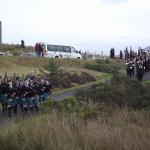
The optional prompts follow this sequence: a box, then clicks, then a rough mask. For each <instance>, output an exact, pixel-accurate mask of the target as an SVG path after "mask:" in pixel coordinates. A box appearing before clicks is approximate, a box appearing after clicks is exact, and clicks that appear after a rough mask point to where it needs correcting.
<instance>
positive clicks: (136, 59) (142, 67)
mask: <svg viewBox="0 0 150 150" xmlns="http://www.w3.org/2000/svg"><path fill="white" fill-rule="evenodd" d="M125 55H126V57H125V59H126V71H127V75H129V76H130V77H132V76H134V75H135V72H136V77H137V79H138V80H139V81H142V79H143V75H144V73H145V72H147V71H149V70H150V53H149V52H145V51H143V50H140V51H138V54H137V55H132V54H130V53H129V55H127V54H125Z"/></svg>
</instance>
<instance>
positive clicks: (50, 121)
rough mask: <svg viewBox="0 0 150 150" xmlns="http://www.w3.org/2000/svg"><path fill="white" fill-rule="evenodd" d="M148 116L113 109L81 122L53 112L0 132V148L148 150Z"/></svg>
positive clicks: (149, 132)
mask: <svg viewBox="0 0 150 150" xmlns="http://www.w3.org/2000/svg"><path fill="white" fill-rule="evenodd" d="M89 107H90V106H89ZM149 115H150V114H148V113H147V112H136V111H129V110H127V109H122V110H120V109H113V110H109V113H105V112H101V116H100V117H98V118H97V119H96V120H95V118H93V117H92V118H91V119H88V120H87V119H86V120H85V119H84V120H82V119H79V118H78V117H76V116H74V115H69V116H66V115H63V114H61V113H59V112H55V111H53V112H52V113H51V114H49V115H44V116H40V117H35V118H30V119H24V121H22V122H19V123H18V124H15V125H13V126H11V127H8V128H5V129H2V130H1V131H0V145H1V149H2V150H9V149H11V150H24V149H26V150H32V149H34V150H39V149H40V150H43V149H47V150H49V149H54V150H55V149H56V150H57V149H64V150H77V149H81V150H82V149H83V150H91V149H95V150H99V149H101V150H106V149H107V150H124V149H126V150H143V149H144V150H148V149H149V147H150V143H149V139H150V126H149V124H150V118H149Z"/></svg>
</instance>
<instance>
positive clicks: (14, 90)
mask: <svg viewBox="0 0 150 150" xmlns="http://www.w3.org/2000/svg"><path fill="white" fill-rule="evenodd" d="M51 88H52V86H51V83H50V81H48V80H47V79H46V78H45V77H39V78H37V77H35V76H34V75H27V76H26V77H25V78H24V79H21V78H20V77H19V76H17V77H14V76H13V77H8V76H5V77H2V76H0V103H1V106H2V111H3V112H8V116H11V115H12V113H13V114H16V115H17V114H18V112H21V113H22V114H23V115H26V114H28V113H31V114H32V113H33V112H36V113H38V111H39V105H40V104H41V103H42V102H43V101H46V100H47V99H48V98H49V97H50V95H51ZM19 108H20V109H19Z"/></svg>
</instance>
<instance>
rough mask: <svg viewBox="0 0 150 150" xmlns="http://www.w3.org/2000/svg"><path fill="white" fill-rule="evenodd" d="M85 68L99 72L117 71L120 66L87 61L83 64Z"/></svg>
mask: <svg viewBox="0 0 150 150" xmlns="http://www.w3.org/2000/svg"><path fill="white" fill-rule="evenodd" d="M85 68H87V69H91V70H96V71H100V72H105V73H117V72H118V71H119V69H120V66H119V65H117V64H105V63H104V64H98V63H96V64H89V63H87V64H86V65H85Z"/></svg>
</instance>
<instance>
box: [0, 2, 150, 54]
mask: <svg viewBox="0 0 150 150" xmlns="http://www.w3.org/2000/svg"><path fill="white" fill-rule="evenodd" d="M149 16H150V1H149V0H0V20H1V21H2V31H3V33H2V35H3V43H9V44H11V43H13V44H17V43H18V44H19V43H20V41H21V40H22V39H23V40H24V41H25V44H26V45H34V44H35V43H36V42H37V41H42V42H46V43H49V44H58V45H70V46H73V47H75V48H77V49H79V50H80V49H81V50H82V51H87V50H89V51H91V52H95V53H100V52H101V51H103V52H104V53H109V51H110V48H111V47H114V48H115V50H116V52H119V51H120V50H124V49H125V47H126V46H128V47H130V46H132V48H133V49H134V50H137V49H138V47H139V46H141V47H143V48H144V47H147V46H149V45H150V19H149Z"/></svg>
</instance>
